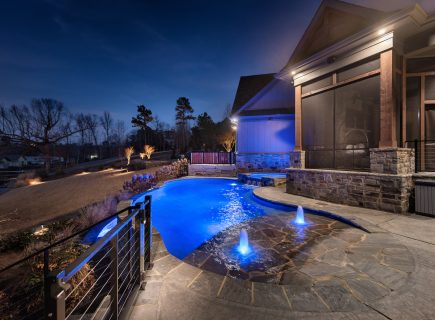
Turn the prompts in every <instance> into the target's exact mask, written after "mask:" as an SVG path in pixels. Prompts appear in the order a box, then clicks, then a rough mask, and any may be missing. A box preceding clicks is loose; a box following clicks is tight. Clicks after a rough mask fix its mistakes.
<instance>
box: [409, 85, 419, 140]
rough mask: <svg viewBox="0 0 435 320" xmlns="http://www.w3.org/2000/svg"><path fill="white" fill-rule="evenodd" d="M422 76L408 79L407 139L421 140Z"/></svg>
mask: <svg viewBox="0 0 435 320" xmlns="http://www.w3.org/2000/svg"><path fill="white" fill-rule="evenodd" d="M420 94H421V83H420V77H409V78H407V79H406V140H407V141H413V140H415V139H417V140H420V100H421V99H420Z"/></svg>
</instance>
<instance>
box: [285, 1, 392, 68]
mask: <svg viewBox="0 0 435 320" xmlns="http://www.w3.org/2000/svg"><path fill="white" fill-rule="evenodd" d="M387 15H388V13H385V12H382V11H379V10H375V9H371V8H366V7H362V6H359V5H355V4H351V3H346V2H343V1H339V0H324V1H323V2H322V3H321V5H320V7H319V8H318V9H317V11H316V13H315V14H314V17H313V18H312V20H311V22H310V24H309V25H308V27H307V29H306V30H305V32H304V34H303V36H302V38H301V39H300V41H299V43H298V45H297V46H296V48H295V50H294V51H293V54H292V55H291V57H290V59H289V61H288V63H287V65H286V66H285V67H284V69H286V68H288V67H289V66H291V65H294V64H296V63H298V62H300V61H302V60H304V59H306V58H308V57H310V56H312V55H313V54H315V53H317V52H320V51H322V50H323V49H325V48H327V47H329V46H330V45H332V44H334V43H336V42H339V41H341V40H343V39H345V38H347V37H349V36H351V35H353V34H355V33H357V32H359V31H361V30H363V29H365V28H367V27H369V26H370V25H372V24H373V23H376V22H378V21H380V20H382V19H384V18H385V17H386V16H387Z"/></svg>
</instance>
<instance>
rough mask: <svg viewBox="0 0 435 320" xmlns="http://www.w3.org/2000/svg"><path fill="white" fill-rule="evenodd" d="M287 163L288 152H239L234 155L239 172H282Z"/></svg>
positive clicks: (288, 158) (288, 159) (287, 165)
mask: <svg viewBox="0 0 435 320" xmlns="http://www.w3.org/2000/svg"><path fill="white" fill-rule="evenodd" d="M289 164H290V155H289V153H239V154H237V156H236V165H237V170H238V171H239V172H284V170H285V169H286V168H288V167H289Z"/></svg>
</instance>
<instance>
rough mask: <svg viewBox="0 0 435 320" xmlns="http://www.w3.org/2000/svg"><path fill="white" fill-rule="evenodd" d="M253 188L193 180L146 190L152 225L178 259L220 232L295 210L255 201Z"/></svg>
mask: <svg viewBox="0 0 435 320" xmlns="http://www.w3.org/2000/svg"><path fill="white" fill-rule="evenodd" d="M254 188H255V187H254V186H251V185H246V184H242V183H240V182H237V181H236V180H234V179H225V178H192V179H180V180H173V181H169V182H166V183H165V184H164V185H163V186H162V187H160V188H158V189H155V190H152V191H149V192H147V194H150V195H151V196H152V224H153V226H154V227H155V228H156V229H157V230H158V231H159V232H160V234H161V236H162V239H163V241H164V243H165V245H166V247H167V249H168V251H169V252H170V253H171V254H172V255H174V256H176V257H177V258H179V259H184V258H185V257H186V256H187V255H189V253H191V252H192V251H193V250H195V249H196V248H197V247H199V246H200V245H201V244H203V243H204V242H205V241H207V240H209V239H211V238H212V237H213V236H215V235H216V234H218V233H219V232H221V231H223V230H225V229H227V228H229V227H231V226H233V225H236V224H238V223H241V222H243V221H246V220H249V219H252V218H255V217H260V216H264V215H273V214H280V213H283V212H289V211H295V208H291V207H284V206H282V207H280V206H276V205H273V204H269V203H267V202H263V201H259V200H257V199H255V198H254V196H253V194H252V190H253V189H254Z"/></svg>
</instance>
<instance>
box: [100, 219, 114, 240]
mask: <svg viewBox="0 0 435 320" xmlns="http://www.w3.org/2000/svg"><path fill="white" fill-rule="evenodd" d="M117 223H118V218H115V219H113V220H112V221H110V222H109V223H108V224H106V225H105V226H104V228H103V229H101V231H100V233H99V234H98V236H97V238H101V237H104V236H105V235H106V233H107V232H109V231H110V230H112V229H113V228H115V226H116V224H117Z"/></svg>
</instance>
